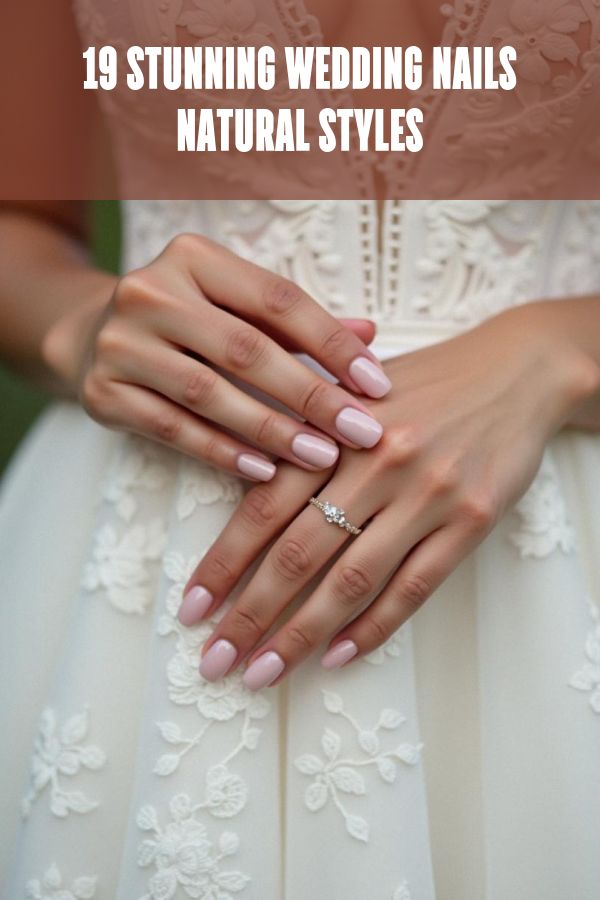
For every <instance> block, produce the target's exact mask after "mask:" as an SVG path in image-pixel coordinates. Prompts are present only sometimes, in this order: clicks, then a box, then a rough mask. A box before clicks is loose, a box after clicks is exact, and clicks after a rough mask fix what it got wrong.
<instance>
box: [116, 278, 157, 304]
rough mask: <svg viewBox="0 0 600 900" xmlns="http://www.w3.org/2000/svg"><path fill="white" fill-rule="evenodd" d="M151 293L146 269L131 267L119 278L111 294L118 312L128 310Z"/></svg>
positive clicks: (151, 289)
mask: <svg viewBox="0 0 600 900" xmlns="http://www.w3.org/2000/svg"><path fill="white" fill-rule="evenodd" d="M152 294H153V287H152V284H151V279H150V277H149V273H148V269H147V268H141V269H132V270H131V272H127V274H126V275H123V276H122V278H121V279H120V280H119V282H118V284H117V286H116V288H115V292H114V294H113V304H114V307H115V309H116V310H118V311H119V312H129V310H130V309H131V308H132V307H137V306H139V305H140V304H141V303H142V302H143V301H144V300H147V299H148V298H149V297H151V296H152Z"/></svg>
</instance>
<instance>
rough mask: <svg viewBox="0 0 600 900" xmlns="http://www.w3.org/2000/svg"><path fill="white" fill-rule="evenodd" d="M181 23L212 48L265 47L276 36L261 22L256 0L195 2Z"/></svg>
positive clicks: (195, 0)
mask: <svg viewBox="0 0 600 900" xmlns="http://www.w3.org/2000/svg"><path fill="white" fill-rule="evenodd" d="M177 24H178V25H180V26H182V27H184V28H186V29H187V30H188V31H189V32H190V34H192V35H193V36H194V37H196V38H200V40H199V42H198V43H207V44H210V45H211V46H219V47H228V46H235V45H237V44H243V45H244V46H245V47H252V46H254V47H262V46H264V45H265V44H268V43H270V41H271V39H272V37H273V32H272V29H270V28H269V27H268V26H267V25H266V24H265V23H264V22H261V21H260V20H259V18H258V13H257V11H256V6H255V5H254V3H253V2H252V0H217V2H216V0H194V5H193V7H192V8H191V9H190V10H189V11H188V12H184V13H183V14H182V15H180V16H179V19H178V20H177Z"/></svg>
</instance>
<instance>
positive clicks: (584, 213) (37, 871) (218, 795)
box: [0, 3, 600, 900]
mask: <svg viewBox="0 0 600 900" xmlns="http://www.w3.org/2000/svg"><path fill="white" fill-rule="evenodd" d="M554 5H555V6H556V4H554ZM215 8H216V7H215ZM81 10H87V12H88V14H89V15H91V14H92V11H93V5H92V4H90V3H84V4H82V5H81ZM123 213H124V260H123V268H124V270H127V269H129V268H131V267H135V266H139V265H142V264H144V263H146V262H148V261H149V260H151V259H152V258H153V257H154V256H155V255H156V254H157V253H159V252H160V251H161V250H162V248H163V247H164V245H165V243H166V242H167V241H168V240H169V239H170V238H171V237H172V236H174V235H175V234H177V233H179V232H182V231H196V232H200V233H202V234H206V235H209V236H210V237H211V238H213V239H214V240H216V241H219V242H221V243H223V244H225V245H227V246H228V247H230V248H231V249H233V250H234V251H235V252H237V253H239V254H241V255H243V256H246V257H248V258H251V259H253V260H254V261H256V262H258V263H259V264H261V265H264V266H266V267H268V268H270V269H272V270H274V271H277V272H280V273H282V274H285V275H286V276H288V277H291V278H293V279H295V280H296V281H298V282H299V283H300V284H302V285H303V287H305V288H306V289H307V290H309V291H310V292H311V293H312V295H313V296H314V297H315V298H317V299H318V300H319V302H321V303H322V304H323V305H324V306H325V307H326V308H327V309H329V310H330V311H331V312H332V313H333V314H335V315H346V316H368V317H370V318H372V319H374V320H375V321H376V322H377V325H378V337H377V340H376V343H375V344H374V347H375V350H376V352H378V353H379V354H380V356H381V357H382V358H384V357H388V356H392V355H395V354H399V353H402V352H405V351H407V350H411V349H415V348H418V347H421V346H426V345H428V344H430V343H433V342H435V341H438V340H442V339H444V338H447V337H451V336H452V335H454V334H457V333H459V332H461V331H463V330H465V329H466V328H469V327H471V326H473V325H475V324H476V323H477V322H479V321H481V320H483V319H485V318H486V317H488V316H489V315H491V314H493V313H495V312H496V311H498V310H501V309H505V308H508V307H510V306H511V305H515V304H518V303H522V302H525V301H528V300H533V299H536V298H540V297H544V298H547V297H561V296H569V295H574V294H585V293H591V292H598V291H599V290H600V243H599V239H598V235H599V234H600V203H594V202H584V201H582V202H556V201H551V202H533V201H510V202H487V201H484V200H474V201H461V202H453V201H447V202H446V201H422V202H420V201H406V202H399V201H392V200H389V201H387V202H386V203H385V204H384V207H383V211H382V213H381V216H379V215H378V212H377V205H376V203H375V201H370V200H364V201H335V202H334V201H331V202H330V201H309V200H307V201H293V202H292V201H288V202H286V201H271V202H267V201H248V202H236V201H224V202H218V201H213V202H204V203H201V202H193V201H192V202H183V201H182V202H175V201H173V202H170V201H152V202H150V201H134V202H128V203H126V204H124V207H123ZM379 247H381V250H380V249H379ZM506 364H507V365H510V364H511V362H510V359H509V358H508V359H507V360H506ZM243 490H244V486H243V485H242V483H241V482H240V481H239V480H237V479H236V478H234V477H231V476H227V475H223V474H221V473H219V472H217V471H215V470H214V469H212V468H210V467H209V466H207V465H205V464H203V463H200V462H195V461H193V460H191V459H187V458H184V457H182V456H180V455H178V454H177V453H175V452H171V451H169V450H168V449H166V448H163V447H159V446H158V445H155V444H153V443H151V442H149V441H146V440H144V439H141V438H137V437H133V436H127V435H124V434H120V433H118V432H114V431H109V430H106V429H104V428H102V427H101V426H99V425H98V424H96V423H95V422H93V421H92V420H90V419H89V418H88V417H87V416H86V415H85V413H84V412H83V411H82V410H81V409H80V408H78V407H77V406H75V405H74V404H71V403H68V402H56V403H54V404H53V405H52V406H51V407H50V408H49V409H48V410H47V412H46V413H45V414H44V415H43V416H42V418H41V419H40V421H38V423H37V424H36V426H35V427H34V429H33V431H32V432H31V434H30V435H29V437H28V438H27V440H26V441H25V444H24V446H23V447H22V448H21V451H20V453H19V454H18V456H17V458H16V460H15V461H14V462H13V464H12V467H11V469H10V470H9V472H8V474H7V476H6V478H5V481H4V484H3V490H2V497H1V503H0V546H1V547H2V554H1V556H0V585H1V586H2V595H3V597H2V603H1V604H0V642H1V643H0V686H1V687H0V690H1V692H2V701H1V709H2V723H3V730H4V735H3V740H2V741H1V742H0V777H1V780H2V781H1V785H0V795H1V796H2V798H3V812H2V816H1V822H0V826H1V827H0V855H1V859H0V864H1V873H2V879H3V883H4V892H3V893H2V897H3V898H5V900H18V898H21V897H30V898H35V900H83V898H94V900H115V898H116V900H171V898H175V900H186V898H199V900H237V898H240V900H359V898H360V900H364V898H368V900H435V898H437V900H509V898H510V900H598V897H599V896H600V853H599V852H598V847H600V763H599V760H600V611H599V603H600V593H599V591H600V588H599V585H600V578H599V575H600V567H599V563H598V551H599V548H600V512H599V510H600V438H599V437H598V435H595V434H587V433H584V432H581V431H576V430H575V429H564V430H562V431H561V432H560V433H559V434H558V435H557V436H556V437H554V438H553V439H552V440H551V441H550V443H549V444H548V447H547V450H546V452H545V455H544V458H543V461H542V464H541V466H540V469H539V471H538V473H537V475H536V477H535V479H534V481H533V483H532V485H531V486H530V488H529V489H528V491H527V492H526V494H525V495H524V496H523V497H522V498H521V499H520V500H519V501H518V503H517V504H516V505H515V506H514V508H513V509H511V510H509V511H508V512H507V513H506V515H505V516H504V517H503V519H502V520H501V521H500V523H499V524H498V526H497V527H496V528H495V530H494V531H493V532H492V533H491V534H490V535H489V536H488V537H487V538H486V540H485V541H484V542H483V543H482V544H481V545H480V546H479V547H478V548H477V550H476V551H475V552H474V553H472V554H471V555H470V556H469V557H468V558H467V559H465V560H464V561H463V562H462V563H461V564H460V565H459V566H458V568H457V569H456V570H455V572H454V573H453V574H452V575H451V577H450V578H449V579H448V580H447V581H446V582H445V583H444V584H443V585H442V586H441V587H440V588H439V589H438V590H437V591H436V593H435V595H434V597H433V598H432V599H430V600H429V601H428V602H427V603H426V604H425V606H424V607H423V608H422V609H421V610H420V611H419V612H418V613H417V614H416V615H415V616H414V617H413V618H412V619H411V621H410V622H408V623H407V624H406V625H404V626H403V627H402V628H401V629H399V630H398V632H397V633H396V634H394V635H393V637H391V638H390V639H389V640H388V641H387V643H386V644H385V645H384V646H383V647H381V648H379V649H377V650H376V651H374V652H373V653H371V654H369V656H367V657H366V658H364V659H361V660H359V661H358V662H356V663H354V664H350V665H349V666H348V667H346V668H344V669H342V670H339V671H335V672H325V671H324V670H323V669H322V668H321V666H320V664H319V657H320V654H315V655H314V656H313V657H311V658H310V659H309V660H308V661H307V662H306V663H304V664H303V665H302V666H300V667H299V668H298V669H296V670H295V671H294V672H293V673H292V674H291V675H290V676H289V678H287V679H286V680H285V681H284V682H282V683H281V685H279V686H277V687H276V688H267V689H265V690H263V691H261V692H259V693H257V694H252V693H250V692H248V691H247V690H246V689H245V688H244V686H243V685H242V683H241V679H240V675H239V673H236V674H233V675H231V676H229V677H227V678H225V679H223V680H221V681H220V682H217V683H215V684H210V683H207V682H205V681H203V680H202V679H201V677H200V676H199V674H198V669H197V663H198V652H199V647H200V645H201V644H202V642H203V641H204V640H205V638H206V637H207V636H208V634H209V633H210V630H211V623H203V624H200V625H198V626H196V627H195V628H191V629H187V628H184V627H182V626H181V625H180V624H179V623H178V621H177V619H176V612H177V609H178V606H179V603H180V600H181V591H182V588H183V585H184V583H185V582H186V580H187V578H188V576H189V574H190V573H191V571H192V570H193V568H194V566H195V564H196V562H197V560H198V559H199V558H200V557H201V555H202V553H203V552H204V551H205V550H206V549H207V547H208V546H209V545H210V544H211V543H212V541H213V540H214V538H215V537H216V536H217V535H218V534H219V532H220V530H221V528H222V527H223V526H224V524H225V522H226V521H227V519H228V517H229V516H230V515H231V513H232V511H233V510H234V508H235V505H236V503H237V502H238V501H239V499H240V497H241V496H242V492H243ZM323 527H328V526H327V525H325V523H324V524H323ZM236 593H237V592H235V593H234V595H233V597H235V596H236ZM213 624H214V622H213Z"/></svg>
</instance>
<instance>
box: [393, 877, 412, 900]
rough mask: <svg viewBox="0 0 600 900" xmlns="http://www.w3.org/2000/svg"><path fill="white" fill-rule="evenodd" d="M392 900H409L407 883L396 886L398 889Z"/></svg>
mask: <svg viewBox="0 0 600 900" xmlns="http://www.w3.org/2000/svg"><path fill="white" fill-rule="evenodd" d="M392 900H411V896H410V891H409V889H408V882H406V881H403V882H402V884H399V885H398V887H397V888H396V890H395V891H394V894H393V896H392Z"/></svg>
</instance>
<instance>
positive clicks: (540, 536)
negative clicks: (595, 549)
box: [509, 451, 575, 559]
mask: <svg viewBox="0 0 600 900" xmlns="http://www.w3.org/2000/svg"><path fill="white" fill-rule="evenodd" d="M514 512H515V513H516V514H517V516H518V517H519V518H520V520H521V523H520V527H519V528H518V529H515V530H514V531H512V532H511V533H510V535H509V539H510V541H511V542H512V543H513V544H514V546H515V547H516V548H517V549H518V550H519V552H520V554H521V556H522V557H523V558H525V557H528V556H532V557H535V558H537V559H542V558H544V557H546V556H549V555H550V554H551V553H553V552H554V550H559V549H560V550H562V551H563V553H571V552H572V551H573V550H574V548H575V532H574V530H573V527H572V525H571V523H570V522H569V519H568V516H567V508H566V504H565V501H564V498H563V495H562V491H561V488H560V482H559V479H558V471H557V469H556V465H555V464H554V461H553V460H552V458H551V456H550V455H549V453H548V451H546V453H545V454H544V457H543V459H542V463H541V465H540V468H539V470H538V472H537V474H536V476H535V478H534V480H533V482H532V483H531V485H530V486H529V488H528V490H527V491H526V493H525V494H523V496H522V497H521V499H520V500H519V502H518V503H517V504H516V505H515V507H514Z"/></svg>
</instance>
